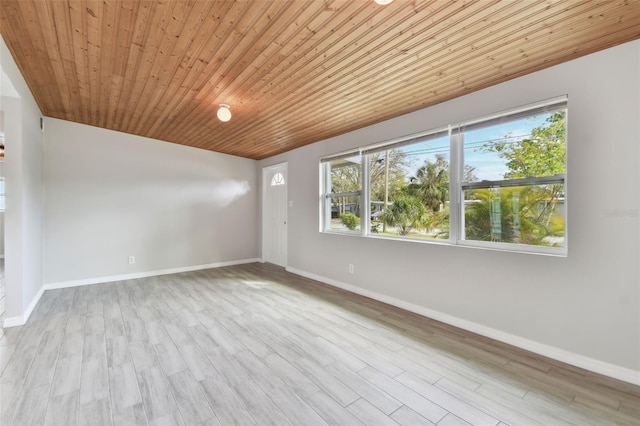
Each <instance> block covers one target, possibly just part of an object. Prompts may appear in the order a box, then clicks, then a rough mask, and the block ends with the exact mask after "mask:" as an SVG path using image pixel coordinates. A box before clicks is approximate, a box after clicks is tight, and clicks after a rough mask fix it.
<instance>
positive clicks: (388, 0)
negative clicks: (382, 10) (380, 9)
mask: <svg viewBox="0 0 640 426" xmlns="http://www.w3.org/2000/svg"><path fill="white" fill-rule="evenodd" d="M373 1H375V2H376V3H378V4H381V5H382V6H384V5H387V4H389V3H391V2H392V1H393V0H373Z"/></svg>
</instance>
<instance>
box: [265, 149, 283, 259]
mask: <svg viewBox="0 0 640 426" xmlns="http://www.w3.org/2000/svg"><path fill="white" fill-rule="evenodd" d="M274 170H284V172H285V179H286V180H285V185H287V192H286V194H285V212H287V213H286V216H287V219H286V220H287V222H288V221H289V173H288V171H289V163H288V162H286V161H285V162H282V163H278V164H273V165H271V166H265V167H263V168H262V203H261V204H262V206H261V208H262V210H261V213H262V215H261V216H262V217H261V223H262V226H261V229H260V230H261V234H262V253H261V256H260V258H261V262H262V263H265V262H266V261H267V260H266V257H265V253H266V251H267V244H266V232H265V229H266V227H267V218H266V215H265V210H266V205H267V189H268V187H269V184H270V183H271V181H270V179H269V178H268V175H269V174H270V173H272V172H273V171H274ZM288 229H289V227H288V224H287V226H286V227H285V232H286V233H287V235H285V245H286V251H287V255H286V256H285V259H284V263H285V264H284V266H285V267H286V266H287V265H288V263H289V262H288V259H289V255H288V253H289V241H288V236H289V235H288V234H289V232H288Z"/></svg>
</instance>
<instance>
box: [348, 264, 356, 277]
mask: <svg viewBox="0 0 640 426" xmlns="http://www.w3.org/2000/svg"><path fill="white" fill-rule="evenodd" d="M354 270H355V269H354V267H353V263H350V264H349V273H350V274H353V272H354Z"/></svg>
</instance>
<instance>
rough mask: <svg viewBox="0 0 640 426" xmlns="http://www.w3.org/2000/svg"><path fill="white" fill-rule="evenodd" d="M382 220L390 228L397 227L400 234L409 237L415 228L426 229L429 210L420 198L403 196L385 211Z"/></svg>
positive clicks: (397, 198)
mask: <svg viewBox="0 0 640 426" xmlns="http://www.w3.org/2000/svg"><path fill="white" fill-rule="evenodd" d="M381 219H382V220H383V221H384V222H385V223H386V224H387V225H389V226H395V227H396V230H397V232H398V234H400V235H408V234H409V232H411V230H412V229H414V228H424V227H425V225H426V223H427V220H428V215H427V209H426V208H425V206H424V204H422V201H421V200H420V199H419V198H416V197H412V196H410V195H401V196H399V197H396V198H395V199H394V200H393V203H391V205H390V206H389V207H388V208H387V209H385V211H384V213H383V214H382V216H381Z"/></svg>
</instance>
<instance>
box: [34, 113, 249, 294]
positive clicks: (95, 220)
mask: <svg viewBox="0 0 640 426" xmlns="http://www.w3.org/2000/svg"><path fill="white" fill-rule="evenodd" d="M45 129H46V135H45V140H46V142H45V172H44V176H45V185H46V192H45V234H44V235H45V239H44V241H45V243H44V247H45V251H44V256H45V262H44V274H45V275H44V281H45V283H47V284H60V283H68V282H69V281H71V282H74V281H78V280H80V281H81V280H95V279H101V278H108V277H112V276H120V275H127V274H135V273H143V272H153V271H162V270H166V269H174V268H184V267H189V266H199V265H209V264H215V263H222V262H237V261H244V260H248V259H255V258H257V257H258V235H257V232H258V230H257V229H258V214H259V209H258V204H257V203H258V192H259V191H258V188H259V186H258V185H257V179H258V178H257V175H256V167H255V165H256V162H255V161H254V160H248V159H244V158H239V157H233V156H229V155H223V154H219V153H214V152H210V151H204V150H200V149H195V148H189V147H185V146H181V145H176V144H171V143H167V142H160V141H157V140H153V139H148V138H143V137H139V136H133V135H128V134H125V133H120V132H115V131H111V130H105V129H100V128H96V127H91V126H86V125H81V124H76V123H71V122H67V121H63V120H57V119H51V118H47V119H45ZM130 255H133V256H135V257H136V261H135V264H133V265H129V264H128V257H129V256H130Z"/></svg>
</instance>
